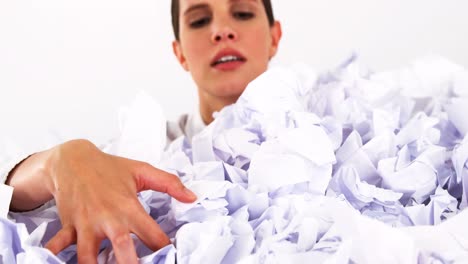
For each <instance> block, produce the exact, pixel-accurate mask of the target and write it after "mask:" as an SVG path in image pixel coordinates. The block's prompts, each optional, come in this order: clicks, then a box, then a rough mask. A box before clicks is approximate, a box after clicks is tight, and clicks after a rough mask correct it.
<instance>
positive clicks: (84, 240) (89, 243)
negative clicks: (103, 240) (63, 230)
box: [76, 229, 100, 264]
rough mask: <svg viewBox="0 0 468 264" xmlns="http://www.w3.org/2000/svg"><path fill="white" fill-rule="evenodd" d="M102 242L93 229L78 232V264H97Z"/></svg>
mask: <svg viewBox="0 0 468 264" xmlns="http://www.w3.org/2000/svg"><path fill="white" fill-rule="evenodd" d="M99 243H100V240H99V239H98V238H97V236H96V234H95V233H94V232H93V230H92V229H85V230H82V231H79V232H78V243H77V250H76V251H77V253H78V263H96V264H97V255H98V252H99Z"/></svg>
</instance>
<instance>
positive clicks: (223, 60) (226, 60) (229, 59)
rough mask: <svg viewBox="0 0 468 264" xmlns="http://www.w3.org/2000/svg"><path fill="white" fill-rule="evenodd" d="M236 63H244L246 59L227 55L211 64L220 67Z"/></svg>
mask: <svg viewBox="0 0 468 264" xmlns="http://www.w3.org/2000/svg"><path fill="white" fill-rule="evenodd" d="M234 61H240V62H244V61H245V59H244V58H242V57H239V56H235V55H226V56H222V57H221V58H219V59H218V60H216V61H214V62H213V63H212V64H211V66H217V65H220V64H224V63H229V62H234Z"/></svg>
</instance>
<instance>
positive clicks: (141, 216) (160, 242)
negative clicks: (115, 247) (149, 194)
mask: <svg viewBox="0 0 468 264" xmlns="http://www.w3.org/2000/svg"><path fill="white" fill-rule="evenodd" d="M138 211H139V212H138V213H136V214H134V217H133V220H134V221H133V222H132V223H131V225H130V228H131V229H132V232H133V233H134V234H135V235H137V236H138V238H140V239H141V241H143V243H145V245H146V246H147V247H148V248H150V249H151V250H153V251H156V250H158V249H161V248H163V247H165V246H167V245H169V244H170V243H171V241H170V240H169V237H168V236H167V235H166V234H165V233H164V232H163V231H162V230H161V228H160V227H159V225H158V224H157V223H156V221H155V220H154V219H152V218H151V217H150V216H149V215H148V214H147V213H146V211H145V210H144V209H143V207H141V209H138Z"/></svg>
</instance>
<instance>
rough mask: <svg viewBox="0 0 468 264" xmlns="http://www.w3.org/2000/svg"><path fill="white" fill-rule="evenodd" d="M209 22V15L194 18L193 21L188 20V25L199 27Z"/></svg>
mask: <svg viewBox="0 0 468 264" xmlns="http://www.w3.org/2000/svg"><path fill="white" fill-rule="evenodd" d="M210 22H211V17H202V18H199V19H195V20H194V21H192V22H190V23H189V25H190V27H191V28H201V27H203V26H205V25H208V24H209V23H210Z"/></svg>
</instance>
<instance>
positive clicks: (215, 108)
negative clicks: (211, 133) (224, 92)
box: [198, 92, 237, 125]
mask: <svg viewBox="0 0 468 264" xmlns="http://www.w3.org/2000/svg"><path fill="white" fill-rule="evenodd" d="M198 95H199V97H200V99H199V100H200V115H201V118H202V120H203V123H205V125H208V124H210V123H211V122H213V120H214V118H213V113H214V112H219V111H221V109H223V108H224V107H225V106H228V105H231V104H233V103H235V102H236V101H237V97H228V98H224V97H223V98H219V97H215V96H212V95H209V94H206V93H202V92H199V93H198Z"/></svg>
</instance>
